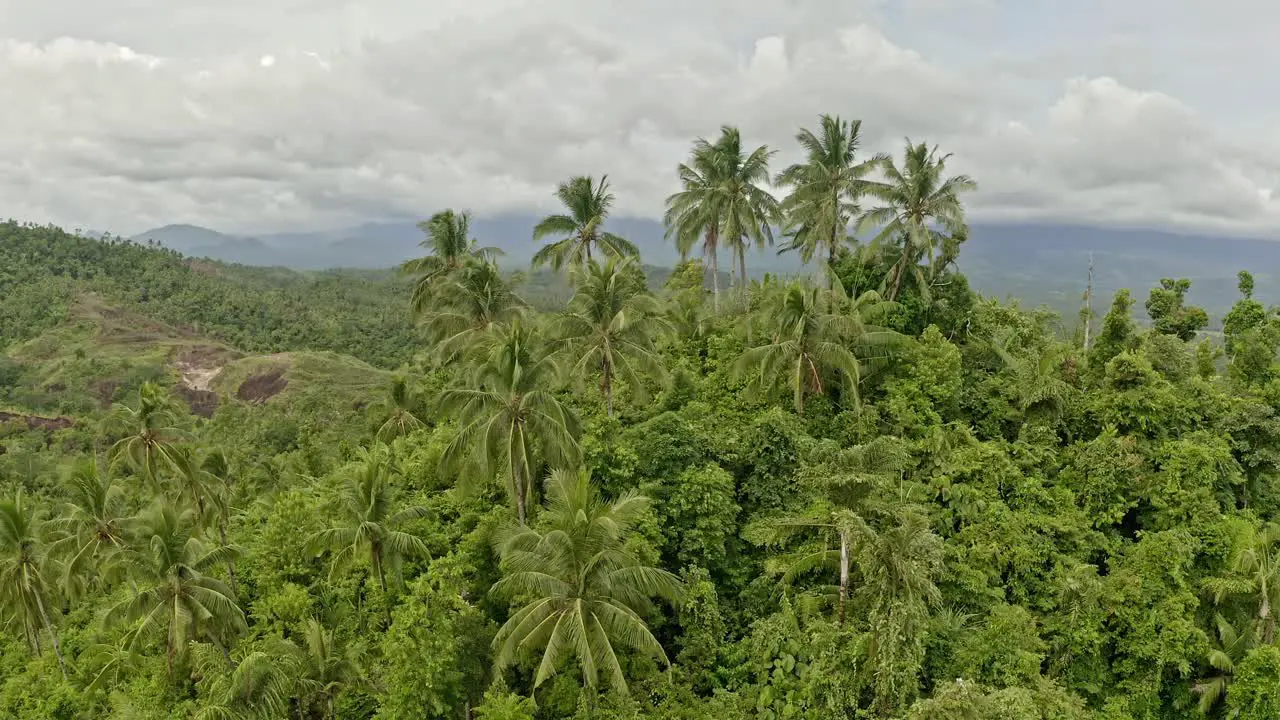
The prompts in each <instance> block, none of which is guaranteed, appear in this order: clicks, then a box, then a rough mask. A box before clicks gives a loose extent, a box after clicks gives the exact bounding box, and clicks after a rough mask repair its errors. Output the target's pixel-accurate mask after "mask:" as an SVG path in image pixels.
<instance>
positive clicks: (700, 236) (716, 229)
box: [663, 138, 721, 311]
mask: <svg viewBox="0 0 1280 720" xmlns="http://www.w3.org/2000/svg"><path fill="white" fill-rule="evenodd" d="M714 160H715V155H714V151H713V148H712V146H711V143H709V142H707V141H706V140H705V139H703V138H698V139H697V140H695V141H694V143H693V150H692V152H691V153H690V155H689V161H688V162H686V163H681V164H680V165H678V166H676V174H677V175H679V177H680V187H681V190H680V191H679V192H677V193H674V194H672V195H670V196H668V197H667V200H666V214H665V215H664V216H663V225H664V226H665V227H666V235H667V239H668V240H672V239H674V240H675V244H676V249H678V250H679V251H680V257H681V258H682V259H684V258H687V257H688V255H689V252H690V251H691V250H692V249H693V248H694V246H695V245H697V244H698V243H699V242H701V243H702V253H703V255H705V256H706V258H707V259H708V260H709V261H710V262H711V302H712V306H713V308H714V309H715V310H717V311H718V310H719V309H720V262H719V251H720V215H721V213H720V207H719V204H718V202H719V201H718V200H717V196H716V182H717V175H716V173H717V169H716V167H715V165H714Z"/></svg>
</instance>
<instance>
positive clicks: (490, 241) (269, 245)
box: [135, 216, 1280, 316]
mask: <svg viewBox="0 0 1280 720" xmlns="http://www.w3.org/2000/svg"><path fill="white" fill-rule="evenodd" d="M535 221H536V218H533V217H529V216H503V217H494V218H477V219H476V220H475V221H474V222H473V224H472V232H473V235H474V236H475V237H476V238H478V239H480V240H481V242H482V243H483V244H487V245H495V246H497V247H500V248H502V249H503V250H504V252H506V253H507V254H506V256H505V257H504V258H503V260H502V262H504V263H505V264H507V265H509V266H512V267H524V266H526V265H527V264H528V262H529V259H530V258H531V257H532V255H533V251H534V250H535V249H536V245H535V244H534V243H533V242H532V241H531V240H530V239H529V238H530V235H531V230H532V227H533V224H534V222H535ZM611 223H612V225H611V227H612V228H613V230H614V231H615V232H618V233H619V234H621V235H623V236H625V237H627V238H629V239H630V240H632V241H633V242H635V243H636V244H637V245H638V246H639V247H640V250H641V255H642V257H644V259H645V262H646V263H648V264H650V265H653V266H656V267H670V266H672V265H674V264H675V263H676V262H677V261H678V260H679V257H678V254H677V253H676V252H675V249H674V248H673V247H672V246H671V244H670V243H669V242H667V241H666V240H665V238H664V234H663V228H662V226H661V224H660V223H658V222H656V221H653V220H647V219H640V218H617V219H615V220H612V221H611ZM175 228H176V229H175ZM135 237H136V238H146V239H153V240H156V241H157V242H159V243H160V244H162V245H164V246H166V247H171V248H173V249H176V250H179V251H181V252H184V253H188V254H192V255H197V256H199V255H205V256H208V257H210V258H213V259H218V260H223V261H226V262H238V263H246V264H252V265H282V266H286V267H290V268H295V269H303V270H307V269H310V270H314V269H321V268H333V267H356V268H365V269H370V268H387V267H392V266H394V265H397V264H399V263H401V262H403V261H404V260H407V259H409V258H411V257H416V256H417V255H418V254H419V253H420V252H421V249H420V248H419V247H418V242H419V241H420V240H421V237H422V233H421V231H420V230H419V229H418V228H417V226H416V224H415V223H412V222H392V223H368V224H364V225H360V226H356V227H351V228H344V229H339V230H334V231H326V232H312V233H307V232H300V233H285V234H266V235H259V236H256V237H254V238H239V237H233V236H230V235H225V234H222V233H218V232H215V231H212V230H208V229H206V228H194V227H192V226H167V227H166V228H158V229H156V230H154V231H149V232H147V233H142V234H140V235H138V236H135ZM1090 253H1092V254H1093V257H1094V265H1095V269H1096V278H1095V292H1096V293H1097V294H1098V295H1099V296H1102V297H1109V296H1110V295H1111V294H1113V293H1114V292H1115V291H1116V290H1117V289H1119V288H1122V287H1128V288H1131V289H1134V290H1135V291H1136V292H1139V294H1142V290H1143V289H1144V288H1147V287H1150V286H1152V285H1155V284H1158V283H1159V281H1160V278H1162V277H1187V278H1190V279H1191V280H1192V281H1193V289H1192V295H1191V297H1192V299H1194V300H1195V301H1196V302H1198V303H1200V304H1203V305H1204V306H1205V307H1206V308H1207V309H1208V310H1209V312H1210V313H1211V314H1212V315H1215V316H1220V315H1221V314H1222V313H1225V312H1226V310H1227V309H1228V308H1229V307H1230V306H1231V303H1232V302H1233V301H1234V299H1235V274H1236V272H1237V271H1239V270H1240V269H1242V268H1245V267H1249V268H1254V269H1255V274H1256V275H1257V276H1258V278H1259V283H1258V284H1259V287H1260V288H1262V289H1263V292H1262V295H1263V296H1264V297H1263V299H1264V300H1268V301H1270V300H1276V301H1280V297H1275V298H1272V297H1268V296H1266V288H1267V287H1268V286H1269V282H1268V280H1269V279H1270V278H1271V277H1272V276H1271V274H1270V271H1269V269H1270V268H1274V267H1278V266H1280V243H1277V242H1274V241H1271V240H1262V239H1256V238H1242V237H1230V236H1211V235H1203V234H1199V235H1197V234H1179V233H1172V232H1166V231H1160V230H1151V229H1126V228H1108V227H1091V226H1086V225H1065V224H1044V223H1040V224H1031V223H1005V224H996V223H978V224H974V225H973V227H972V228H971V233H970V238H969V241H968V242H967V243H966V245H965V248H964V252H963V253H962V256H961V261H960V265H961V269H962V270H963V271H964V272H965V273H966V274H967V275H968V276H969V279H970V282H971V285H972V286H973V288H974V289H975V290H977V291H978V292H981V293H984V294H987V295H994V296H997V297H1010V296H1017V297H1020V298H1022V300H1023V302H1024V303H1026V304H1029V305H1040V304H1047V305H1049V306H1051V307H1053V308H1055V309H1057V310H1059V311H1060V312H1063V313H1064V314H1067V315H1073V314H1074V313H1075V312H1076V310H1077V309H1078V308H1079V302H1080V296H1081V294H1082V293H1083V291H1084V288H1085V284H1086V282H1087V273H1088V266H1089V256H1090ZM748 265H749V267H748V269H749V271H751V272H753V273H754V274H759V273H763V272H784V273H794V272H799V271H801V270H802V269H803V268H802V266H801V265H800V263H799V260H798V258H797V257H796V256H795V255H792V254H784V255H778V254H777V253H776V251H775V250H773V249H767V250H764V251H756V252H753V253H752V255H751V256H750V257H749V260H748Z"/></svg>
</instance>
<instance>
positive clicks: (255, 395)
mask: <svg viewBox="0 0 1280 720" xmlns="http://www.w3.org/2000/svg"><path fill="white" fill-rule="evenodd" d="M288 385H289V381H288V380H286V379H285V377H284V368H276V369H274V370H270V371H268V372H265V373H261V374H259V375H254V376H253V377H250V378H249V379H247V380H245V381H244V382H242V383H240V388H239V389H238V390H236V398H237V399H240V400H244V401H245V402H251V403H262V402H266V401H267V400H269V399H271V398H272V397H275V396H276V395H278V394H280V391H281V390H284V389H285V388H286V387H288Z"/></svg>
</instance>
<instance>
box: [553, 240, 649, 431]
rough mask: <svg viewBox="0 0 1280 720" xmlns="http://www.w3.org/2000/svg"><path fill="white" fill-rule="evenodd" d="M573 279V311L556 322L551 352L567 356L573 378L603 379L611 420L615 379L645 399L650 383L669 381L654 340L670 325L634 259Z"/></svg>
mask: <svg viewBox="0 0 1280 720" xmlns="http://www.w3.org/2000/svg"><path fill="white" fill-rule="evenodd" d="M575 275H576V276H577V281H576V282H575V283H574V284H575V286H576V290H575V291H574V294H573V298H572V299H571V300H570V301H569V307H568V309H567V310H566V311H565V313H564V314H562V315H560V316H558V317H556V318H555V319H554V320H553V325H552V327H553V337H554V338H555V339H554V341H553V346H554V347H555V348H556V349H557V350H558V351H561V352H562V353H563V354H564V355H566V356H567V358H568V360H569V364H568V368H567V369H568V373H569V375H570V376H571V377H573V378H575V379H578V380H582V379H585V378H587V377H590V376H592V375H597V374H598V375H599V377H600V392H601V394H602V395H604V401H605V410H606V412H607V413H608V414H609V415H610V416H612V415H613V390H614V380H615V378H616V377H621V378H622V379H623V380H624V381H626V383H627V384H628V386H630V388H631V390H632V392H633V393H635V394H636V395H637V396H638V397H640V398H642V397H643V393H644V391H645V385H646V380H658V381H661V380H662V379H663V378H664V377H665V376H666V368H665V367H664V365H663V363H662V359H661V357H660V356H659V354H658V351H657V349H656V348H655V347H654V339H655V338H656V337H657V336H658V334H659V333H661V332H663V331H664V330H665V329H666V327H667V323H666V320H665V319H664V318H663V317H662V305H661V303H659V302H658V300H657V299H656V298H654V297H653V295H651V294H650V293H649V290H648V288H647V287H646V286H645V278H644V273H643V272H641V271H640V269H639V268H638V267H636V263H635V259H634V258H631V257H626V258H622V259H617V258H611V259H610V260H609V261H608V262H606V263H603V264H602V263H598V262H596V261H594V260H593V261H591V263H590V264H588V265H587V267H585V268H583V269H581V270H576V271H575Z"/></svg>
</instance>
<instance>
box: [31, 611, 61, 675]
mask: <svg viewBox="0 0 1280 720" xmlns="http://www.w3.org/2000/svg"><path fill="white" fill-rule="evenodd" d="M35 596H36V607H37V608H38V609H39V610H40V621H41V622H43V623H44V629H45V630H48V631H49V639H50V640H51V641H52V642H53V654H54V655H55V656H57V658H58V669H60V670H62V679H63V680H66V679H67V664H66V662H64V661H63V659H62V646H61V645H59V643H58V631H57V630H54V629H53V623H51V622H49V613H47V612H45V609H44V599H43V598H41V597H40V593H36V594H35Z"/></svg>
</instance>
